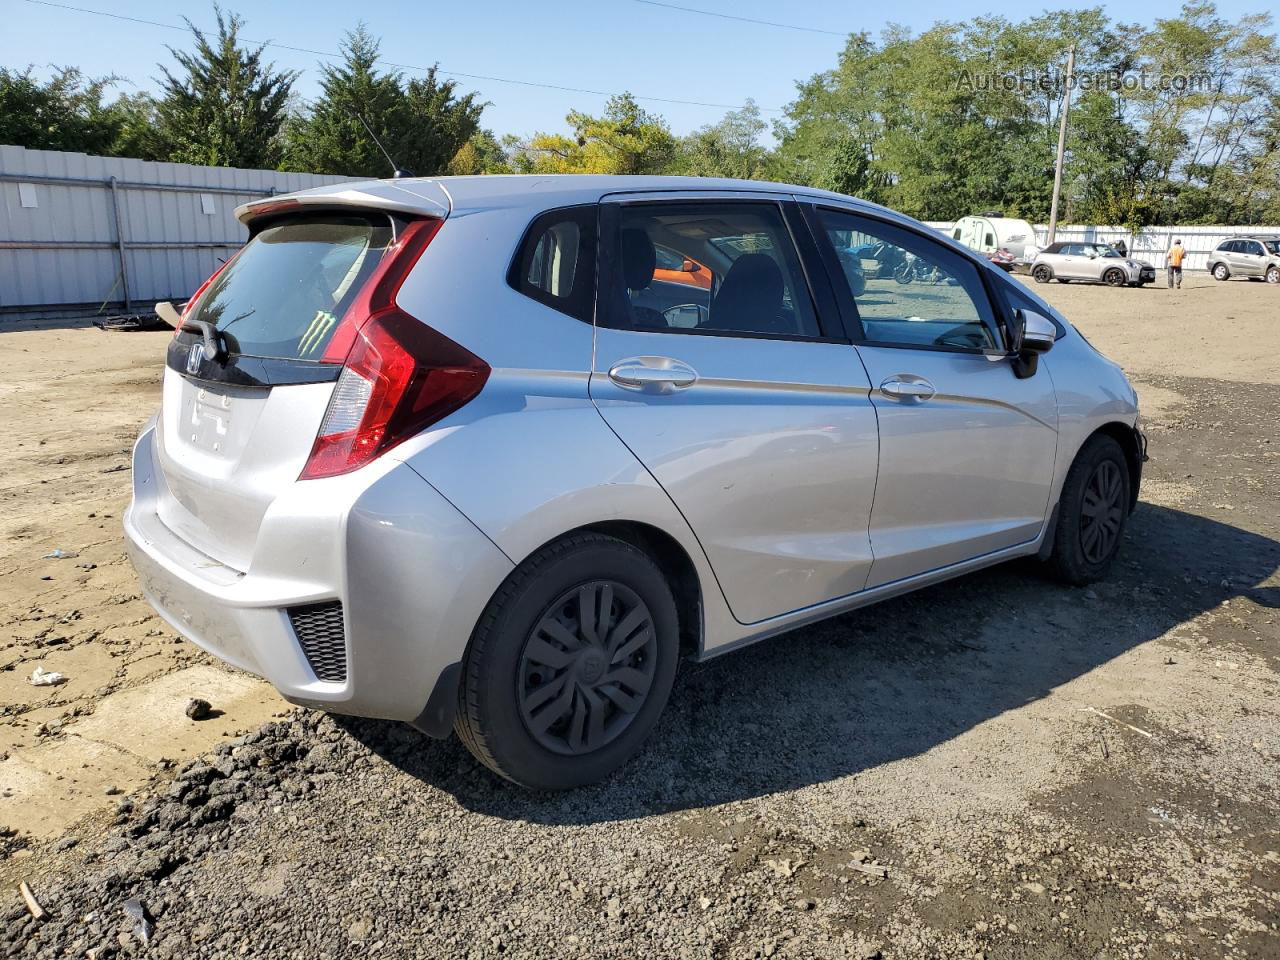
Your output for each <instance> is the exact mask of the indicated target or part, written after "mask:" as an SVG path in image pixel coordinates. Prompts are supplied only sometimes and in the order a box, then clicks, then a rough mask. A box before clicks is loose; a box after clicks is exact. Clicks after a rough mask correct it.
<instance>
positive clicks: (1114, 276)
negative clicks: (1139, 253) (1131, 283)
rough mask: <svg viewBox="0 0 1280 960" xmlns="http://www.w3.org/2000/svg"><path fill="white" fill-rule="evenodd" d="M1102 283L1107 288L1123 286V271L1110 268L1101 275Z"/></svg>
mask: <svg viewBox="0 0 1280 960" xmlns="http://www.w3.org/2000/svg"><path fill="white" fill-rule="evenodd" d="M1102 282H1103V283H1105V284H1106V285H1107V286H1109V287H1123V286H1124V285H1125V282H1126V281H1125V276H1124V271H1123V270H1120V269H1117V268H1115V267H1112V268H1111V269H1110V270H1108V271H1107V272H1106V273H1104V274H1103V275H1102Z"/></svg>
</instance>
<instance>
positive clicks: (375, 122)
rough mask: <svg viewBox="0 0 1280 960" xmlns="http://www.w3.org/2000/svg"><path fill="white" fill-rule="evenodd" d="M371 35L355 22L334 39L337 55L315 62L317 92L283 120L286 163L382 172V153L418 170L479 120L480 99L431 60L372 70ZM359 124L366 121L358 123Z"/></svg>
mask: <svg viewBox="0 0 1280 960" xmlns="http://www.w3.org/2000/svg"><path fill="white" fill-rule="evenodd" d="M378 51H379V42H378V40H377V39H376V38H375V37H373V36H372V35H371V34H370V33H369V31H368V29H367V28H366V27H365V26H364V25H363V24H360V25H358V26H357V27H356V29H355V30H353V31H351V32H350V33H348V34H347V36H346V39H345V40H344V41H343V43H342V53H343V59H342V62H341V63H338V64H331V65H326V66H323V67H322V68H321V81H320V88H321V93H320V96H319V98H317V99H316V101H315V102H314V103H313V104H311V107H310V109H309V110H307V111H305V112H303V113H302V115H300V116H298V117H296V118H295V119H294V120H293V121H292V122H291V123H290V125H289V128H288V133H287V140H288V149H287V151H286V163H287V164H289V165H292V166H295V167H297V168H298V169H303V170H309V171H313V172H316V173H336V174H346V175H349V176H366V177H385V176H388V175H390V173H391V169H390V165H389V164H388V163H387V158H386V157H385V156H384V155H383V153H382V151H381V150H380V149H379V148H378V144H377V142H375V140H374V138H373V137H371V136H370V135H369V130H372V131H373V133H374V135H375V136H376V137H377V140H378V141H381V143H382V144H383V145H384V146H385V147H386V149H387V151H388V152H389V153H390V154H391V156H392V157H393V158H394V160H395V163H396V165H397V166H398V167H401V168H403V169H405V170H408V171H410V172H412V173H414V174H417V175H419V176H431V175H435V174H439V173H444V172H445V171H446V170H447V169H448V167H449V164H450V163H451V161H452V160H453V158H454V157H455V156H456V155H457V153H458V151H459V150H461V149H462V147H463V146H464V145H465V144H466V143H467V142H468V141H469V140H470V139H471V138H472V136H473V135H474V134H475V133H476V132H477V130H478V129H479V126H480V114H481V113H482V112H483V110H484V108H485V106H486V104H484V103H482V102H479V101H477V99H476V95H475V94H474V93H468V94H465V95H461V96H460V95H459V94H458V92H457V85H456V84H455V83H454V82H453V81H452V80H441V79H440V78H439V76H438V74H437V71H436V68H435V67H432V68H431V69H430V70H428V71H427V73H426V76H424V77H421V78H415V79H413V80H410V81H409V82H408V83H407V84H406V83H405V80H404V77H403V75H402V74H400V73H398V72H381V71H379V70H378V67H377V64H378V59H379V55H378ZM366 124H367V128H366Z"/></svg>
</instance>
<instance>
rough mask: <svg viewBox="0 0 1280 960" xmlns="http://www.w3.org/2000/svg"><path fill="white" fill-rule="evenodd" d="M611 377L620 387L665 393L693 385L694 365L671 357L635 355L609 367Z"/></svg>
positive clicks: (695, 376)
mask: <svg viewBox="0 0 1280 960" xmlns="http://www.w3.org/2000/svg"><path fill="white" fill-rule="evenodd" d="M609 379H610V380H612V381H613V382H614V383H616V384H617V385H618V386H620V387H627V388H629V389H631V390H649V391H652V392H658V393H665V392H669V391H671V390H677V389H684V388H685V387H691V386H693V384H694V382H695V381H696V380H697V379H698V374H697V373H696V372H695V371H694V369H693V367H691V366H689V365H688V364H687V363H682V362H681V361H679V360H673V359H672V358H671V357H633V358H631V359H630V360H619V361H618V362H617V363H615V364H614V365H613V366H612V367H610V368H609Z"/></svg>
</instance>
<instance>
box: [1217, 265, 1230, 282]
mask: <svg viewBox="0 0 1280 960" xmlns="http://www.w3.org/2000/svg"><path fill="white" fill-rule="evenodd" d="M1230 276H1231V271H1230V270H1228V269H1227V265H1226V264H1225V263H1215V264H1214V265H1213V279H1215V280H1226V279H1227V278H1228V277H1230Z"/></svg>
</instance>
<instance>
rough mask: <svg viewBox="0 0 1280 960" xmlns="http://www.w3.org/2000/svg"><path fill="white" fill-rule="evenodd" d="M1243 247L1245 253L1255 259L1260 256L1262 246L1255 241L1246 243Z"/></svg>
mask: <svg viewBox="0 0 1280 960" xmlns="http://www.w3.org/2000/svg"><path fill="white" fill-rule="evenodd" d="M1245 247H1246V249H1245V253H1251V254H1253V255H1254V256H1255V257H1260V256H1262V244H1260V243H1259V242H1258V241H1257V240H1248V241H1246V243H1245Z"/></svg>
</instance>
